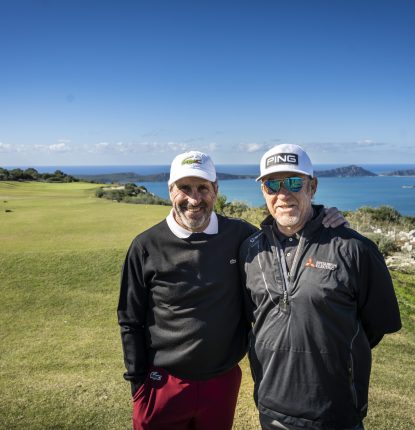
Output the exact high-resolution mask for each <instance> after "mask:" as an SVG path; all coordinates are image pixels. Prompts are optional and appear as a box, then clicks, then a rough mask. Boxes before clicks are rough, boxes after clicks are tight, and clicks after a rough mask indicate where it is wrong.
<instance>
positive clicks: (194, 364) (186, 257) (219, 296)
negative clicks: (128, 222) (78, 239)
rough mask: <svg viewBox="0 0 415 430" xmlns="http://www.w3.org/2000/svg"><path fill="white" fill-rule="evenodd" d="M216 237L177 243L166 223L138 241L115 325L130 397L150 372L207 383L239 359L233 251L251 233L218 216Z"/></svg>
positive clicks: (241, 328) (242, 338)
mask: <svg viewBox="0 0 415 430" xmlns="http://www.w3.org/2000/svg"><path fill="white" fill-rule="evenodd" d="M218 227H219V231H218V234H214V235H208V234H204V233H196V234H192V235H191V236H190V237H189V238H187V239H180V238H178V237H176V236H175V235H174V234H173V233H172V232H171V230H170V229H169V227H168V225H167V222H166V220H163V221H162V222H160V223H159V224H157V225H155V226H154V227H152V228H150V229H149V230H147V231H145V232H143V233H142V234H140V235H138V236H137V237H136V238H135V239H134V240H133V242H132V244H131V246H130V248H129V250H128V253H127V257H126V260H125V263H124V267H123V270H122V279H121V293H120V300H119V305H118V321H119V324H120V326H121V338H122V343H123V348H124V360H125V365H126V368H127V372H126V373H125V374H124V377H125V379H127V380H129V381H131V382H132V386H133V392H134V390H135V388H137V386H138V385H139V384H141V383H142V382H143V380H144V378H145V375H146V373H147V371H148V368H149V366H151V365H154V366H160V367H163V368H165V369H166V370H167V371H169V372H170V373H172V374H173V375H176V376H179V377H182V378H188V379H208V378H211V377H214V376H216V375H219V374H221V373H223V372H226V371H227V370H229V369H231V368H232V367H233V366H235V365H236V364H237V363H238V361H239V360H240V359H241V358H242V357H243V355H244V354H245V351H246V333H247V322H246V320H245V318H244V315H243V311H242V306H243V305H242V301H243V299H242V286H241V280H240V275H239V271H238V262H237V259H238V250H239V246H240V244H241V243H242V242H243V241H244V239H246V238H247V237H248V236H249V235H251V234H252V233H253V232H254V231H255V230H256V229H255V227H253V226H252V225H250V224H248V223H246V222H244V221H241V220H237V219H229V218H225V217H222V216H219V215H218Z"/></svg>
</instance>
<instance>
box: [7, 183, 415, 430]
mask: <svg viewBox="0 0 415 430" xmlns="http://www.w3.org/2000/svg"><path fill="white" fill-rule="evenodd" d="M95 187H97V185H94V184H86V183H69V184H45V183H11V182H10V183H4V182H0V294H1V296H0V297H1V299H0V327H1V329H0V428H1V429H7V430H8V429H30V430H32V429H34V430H36V429H79V430H81V429H100V430H102V429H116V430H123V429H130V428H131V424H130V413H131V403H130V395H129V387H128V385H127V383H126V382H124V380H123V378H122V374H123V372H124V366H123V361H122V351H121V343H120V337H119V329H118V325H117V320H116V306H117V301H118V284H119V273H120V268H121V264H122V262H123V259H124V256H125V253H126V250H127V247H128V246H129V244H130V242H131V240H132V239H133V237H134V236H135V235H136V234H138V233H139V232H141V231H143V230H145V229H146V228H148V227H149V226H151V225H153V224H154V223H156V222H157V221H159V220H161V219H163V218H164V217H165V216H166V214H167V213H168V211H169V208H168V207H161V206H142V205H128V204H121V203H116V202H111V201H106V200H102V199H97V198H95V197H94V188H95ZM6 210H9V211H10V212H5V211H6ZM393 278H394V281H395V287H396V289H397V293H398V297H399V301H400V306H401V311H402V316H403V320H404V328H403V329H402V331H401V332H399V333H397V334H394V335H390V336H387V337H386V338H385V340H384V341H383V342H382V343H381V345H380V346H379V347H377V348H376V349H375V350H374V366H373V373H372V382H371V390H370V405H369V416H368V418H367V419H366V428H367V430H383V429H384V430H394V429H397V430H407V429H410V428H413V427H414V425H415V418H414V412H413V404H415V394H414V393H415V386H414V381H415V369H414V364H413V362H414V359H413V357H414V352H415V334H414V333H415V312H414V307H415V295H414V284H415V276H414V275H410V274H403V273H393ZM241 366H242V369H243V382H242V388H241V392H240V396H239V400H238V407H237V413H236V417H235V425H234V429H237V430H255V429H259V426H258V424H257V413H256V410H255V407H254V404H253V401H252V395H251V393H252V381H251V378H250V373H249V367H248V366H247V362H246V360H244V361H243V362H242V363H241Z"/></svg>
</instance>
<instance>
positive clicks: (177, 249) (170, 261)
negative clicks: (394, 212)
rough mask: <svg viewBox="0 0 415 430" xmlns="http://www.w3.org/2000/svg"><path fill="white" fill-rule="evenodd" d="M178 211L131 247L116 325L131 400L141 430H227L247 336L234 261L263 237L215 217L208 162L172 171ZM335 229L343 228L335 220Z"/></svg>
mask: <svg viewBox="0 0 415 430" xmlns="http://www.w3.org/2000/svg"><path fill="white" fill-rule="evenodd" d="M168 184H169V194H170V200H171V202H172V205H173V208H172V210H171V212H170V214H169V215H168V216H167V218H166V219H165V220H163V221H162V222H160V223H159V224H157V225H155V226H153V227H152V228H150V229H149V230H147V231H145V232H143V233H141V234H140V235H138V236H137V237H136V238H135V239H134V241H133V242H132V244H131V246H130V248H129V251H128V254H127V257H126V260H125V263H124V267H123V271H122V280H121V293H120V300H119V306H118V320H119V324H120V325H121V337H122V343H123V349H124V361H125V365H126V368H127V372H126V373H125V375H124V377H125V379H127V380H128V381H130V382H131V386H132V393H133V401H134V406H133V425H134V429H135V430H143V429H151V430H162V429H164V430H186V429H189V430H190V429H192V430H212V429H215V430H230V429H231V428H232V421H233V416H234V411H235V406H236V399H237V395H238V391H239V386H240V381H241V370H240V368H239V366H238V362H239V361H240V360H241V358H242V357H243V356H244V354H245V352H246V345H247V344H246V340H247V332H248V329H249V326H248V322H247V320H246V317H245V314H244V311H243V289H242V284H241V279H240V273H239V268H238V264H236V263H237V260H238V251H239V247H240V245H241V243H242V242H243V241H244V240H245V239H246V238H247V237H248V236H250V235H251V234H252V233H253V232H254V231H256V230H257V229H256V228H255V227H254V226H252V225H251V224H249V223H247V222H245V221H242V220H239V219H231V218H226V217H223V216H220V215H217V214H215V212H214V211H213V208H214V204H215V200H216V197H217V193H218V184H217V178H216V170H215V167H214V165H213V162H212V160H211V158H210V157H209V156H208V155H207V154H204V153H201V152H197V151H191V152H186V153H184V154H180V155H178V156H177V157H176V158H175V159H174V160H173V162H172V164H171V170H170V179H169V182H168ZM329 219H331V221H329V222H331V223H332V224H334V225H335V224H337V223H339V222H340V223H341V222H343V221H344V219H343V218H341V217H340V218H339V216H338V214H337V212H336V211H334V216H333V214H332V215H331V216H329Z"/></svg>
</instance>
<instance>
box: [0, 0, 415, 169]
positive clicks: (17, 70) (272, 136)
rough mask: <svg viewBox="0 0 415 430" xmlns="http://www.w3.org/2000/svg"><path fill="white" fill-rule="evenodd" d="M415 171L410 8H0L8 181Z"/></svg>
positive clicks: (64, 1)
mask: <svg viewBox="0 0 415 430" xmlns="http://www.w3.org/2000/svg"><path fill="white" fill-rule="evenodd" d="M280 143H294V144H297V145H301V146H303V147H304V148H305V149H306V150H307V151H308V153H309V155H310V156H311V159H312V160H313V162H314V163H338V164H342V163H344V164H346V163H347V164H349V163H356V164H359V163H366V164H367V163H415V2H414V1H412V0H233V1H232V0H188V1H185V0H135V1H133V0H0V166H3V167H6V166H39V165H42V166H45V165H61V166H65V165H145V164H157V165H158V164H169V163H170V162H171V160H172V159H173V157H174V156H175V155H177V154H178V153H181V152H184V151H187V150H192V149H196V150H201V151H204V152H207V153H209V154H210V155H211V156H212V158H213V160H214V161H215V163H219V164H221V163H222V164H226V163H227V164H230V163H235V164H243V163H248V164H256V163H258V162H259V160H260V158H261V156H262V154H263V153H264V152H265V151H266V150H267V149H269V148H271V147H273V146H274V145H278V144H280Z"/></svg>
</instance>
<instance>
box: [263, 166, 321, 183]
mask: <svg viewBox="0 0 415 430" xmlns="http://www.w3.org/2000/svg"><path fill="white" fill-rule="evenodd" d="M274 173H301V174H302V175H306V176H311V177H313V176H314V172H313V174H312V175H310V172H306V171H304V170H284V169H282V170H274V171H272V172H267V173H264V174H263V175H260V176H258V177H257V178H256V179H255V181H257V182H258V181H260V180H261V179H263V178H265V177H266V176H269V175H272V174H274Z"/></svg>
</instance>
